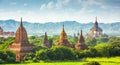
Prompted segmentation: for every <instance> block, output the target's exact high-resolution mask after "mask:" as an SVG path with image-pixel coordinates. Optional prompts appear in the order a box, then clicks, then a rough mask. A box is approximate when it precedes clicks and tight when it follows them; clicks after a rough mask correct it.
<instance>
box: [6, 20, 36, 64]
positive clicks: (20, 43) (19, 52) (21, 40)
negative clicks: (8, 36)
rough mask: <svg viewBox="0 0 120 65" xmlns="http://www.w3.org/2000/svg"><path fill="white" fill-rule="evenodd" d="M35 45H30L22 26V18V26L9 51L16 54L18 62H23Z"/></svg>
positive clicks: (21, 25)
mask: <svg viewBox="0 0 120 65" xmlns="http://www.w3.org/2000/svg"><path fill="white" fill-rule="evenodd" d="M33 48H34V45H31V44H29V41H28V37H27V32H26V30H25V28H24V26H23V24H22V18H21V23H20V26H19V27H18V29H17V31H16V35H15V41H14V42H13V44H11V45H9V47H8V49H9V50H11V51H14V52H15V53H16V61H18V62H19V61H22V60H23V58H24V56H25V55H26V54H27V53H30V52H31V51H32V49H33Z"/></svg>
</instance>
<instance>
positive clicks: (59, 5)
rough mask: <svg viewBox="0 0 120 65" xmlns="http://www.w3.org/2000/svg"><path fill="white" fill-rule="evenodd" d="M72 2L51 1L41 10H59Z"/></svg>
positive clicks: (42, 6)
mask: <svg viewBox="0 0 120 65" xmlns="http://www.w3.org/2000/svg"><path fill="white" fill-rule="evenodd" d="M69 2H70V0H57V2H53V1H50V2H48V3H47V4H42V5H41V6H40V10H44V9H52V8H55V9H59V8H62V7H63V6H64V5H67V4H68V3H69Z"/></svg>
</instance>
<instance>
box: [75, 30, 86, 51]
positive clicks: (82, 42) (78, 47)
mask: <svg viewBox="0 0 120 65" xmlns="http://www.w3.org/2000/svg"><path fill="white" fill-rule="evenodd" d="M84 49H88V46H87V45H86V44H85V40H84V37H83V35H82V30H81V34H80V35H79V38H78V43H77V44H76V45H75V50H84Z"/></svg>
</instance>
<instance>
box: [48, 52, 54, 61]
mask: <svg viewBox="0 0 120 65" xmlns="http://www.w3.org/2000/svg"><path fill="white" fill-rule="evenodd" d="M47 56H48V58H49V59H50V60H55V56H56V53H55V52H53V51H52V50H47Z"/></svg>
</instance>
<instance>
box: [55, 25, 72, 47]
mask: <svg viewBox="0 0 120 65" xmlns="http://www.w3.org/2000/svg"><path fill="white" fill-rule="evenodd" d="M57 45H62V46H67V47H70V46H71V45H70V43H69V42H68V39H67V34H66V32H65V30H64V25H63V28H62V31H61V33H60V38H59V42H58V43H57Z"/></svg>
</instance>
